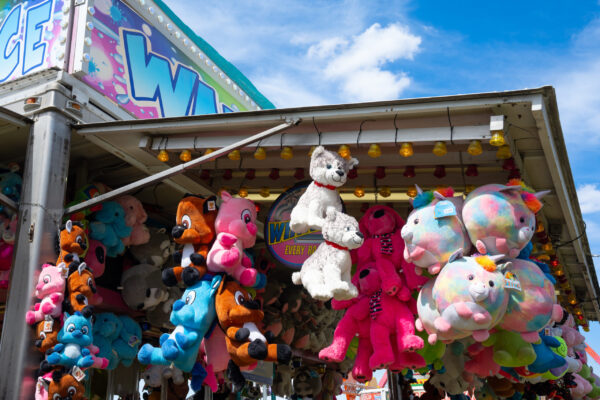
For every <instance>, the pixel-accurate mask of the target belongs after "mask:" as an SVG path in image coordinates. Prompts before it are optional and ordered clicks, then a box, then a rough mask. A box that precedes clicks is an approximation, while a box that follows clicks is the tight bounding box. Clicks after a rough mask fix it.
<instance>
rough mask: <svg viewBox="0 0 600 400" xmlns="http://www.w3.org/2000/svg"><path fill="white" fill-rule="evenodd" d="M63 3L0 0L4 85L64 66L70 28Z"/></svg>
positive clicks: (54, 0) (57, 0) (55, 0)
mask: <svg viewBox="0 0 600 400" xmlns="http://www.w3.org/2000/svg"><path fill="white" fill-rule="evenodd" d="M62 8H63V1H62V0H29V1H25V2H22V1H15V0H0V24H1V25H0V54H2V59H1V60H0V83H2V82H6V81H9V80H12V79H15V78H19V77H21V76H24V75H28V74H32V73H34V72H38V71H42V70H44V69H47V68H50V67H54V66H60V67H62V65H63V63H64V57H65V43H66V39H67V38H66V35H67V28H68V25H65V26H64V27H63V26H61V23H62V20H63V18H68V17H69V14H68V12H67V13H63V11H62Z"/></svg>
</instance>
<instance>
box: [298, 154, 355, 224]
mask: <svg viewBox="0 0 600 400" xmlns="http://www.w3.org/2000/svg"><path fill="white" fill-rule="evenodd" d="M357 165H358V160H357V159H356V158H351V159H350V160H344V159H343V158H342V157H340V155H339V154H337V153H334V152H331V151H328V150H325V148H324V147H323V146H318V147H317V148H315V149H314V150H313V153H312V156H311V159H310V177H311V178H312V179H313V181H312V182H311V184H310V185H308V187H307V188H306V191H305V192H304V194H302V196H301V197H300V199H299V200H298V203H297V204H296V206H295V207H294V209H293V210H292V213H291V216H290V228H291V229H292V231H294V232H296V233H305V232H307V231H308V230H309V229H317V230H318V229H322V227H323V224H324V222H325V219H324V218H325V213H326V211H327V209H328V208H330V207H331V208H334V209H335V210H337V211H342V200H341V199H340V195H339V194H338V192H337V190H336V189H337V188H338V187H340V186H342V185H343V184H344V183H346V179H347V177H348V171H350V170H351V169H352V168H354V167H356V166H357Z"/></svg>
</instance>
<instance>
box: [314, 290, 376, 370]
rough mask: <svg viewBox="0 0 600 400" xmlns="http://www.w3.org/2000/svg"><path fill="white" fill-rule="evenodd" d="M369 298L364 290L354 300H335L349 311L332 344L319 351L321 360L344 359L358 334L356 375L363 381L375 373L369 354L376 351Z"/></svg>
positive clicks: (334, 303)
mask: <svg viewBox="0 0 600 400" xmlns="http://www.w3.org/2000/svg"><path fill="white" fill-rule="evenodd" d="M369 300H370V299H369V296H365V295H361V294H359V295H358V297H357V298H355V299H352V300H341V301H338V300H335V299H333V300H331V307H332V308H333V309H335V310H343V309H346V313H345V314H344V316H343V317H342V319H341V320H340V322H338V325H337V327H336V328H335V332H334V333H333V342H332V343H331V345H329V346H328V347H326V348H324V349H323V350H321V351H320V352H319V358H320V359H321V360H326V361H334V362H341V361H343V360H344V358H345V357H346V352H347V351H348V347H349V346H350V341H351V340H352V339H353V338H354V336H355V335H358V352H357V354H356V358H355V359H354V367H353V369H352V376H353V377H354V379H356V380H357V381H359V382H368V381H370V380H371V379H372V377H373V371H372V369H371V367H370V366H369V358H370V357H371V355H372V354H373V348H372V346H371V338H370V334H371V332H370V326H371V318H370V313H369Z"/></svg>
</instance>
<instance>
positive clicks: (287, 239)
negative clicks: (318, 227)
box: [265, 181, 323, 269]
mask: <svg viewBox="0 0 600 400" xmlns="http://www.w3.org/2000/svg"><path fill="white" fill-rule="evenodd" d="M310 182H311V181H305V182H300V183H298V184H296V185H295V186H294V187H292V188H291V189H288V190H287V191H285V192H283V193H282V194H281V195H280V196H279V197H278V198H277V200H275V202H274V203H273V205H272V206H271V209H270V210H269V215H268V216H267V220H266V221H265V241H266V242H267V248H268V249H269V251H270V252H271V254H272V255H273V257H275V258H276V259H277V260H278V261H279V262H281V263H282V264H284V265H285V266H288V267H291V268H297V269H299V268H301V267H302V264H303V263H304V260H306V259H307V258H308V257H309V256H310V255H311V254H312V253H314V251H315V250H316V249H317V247H318V246H319V244H320V243H321V242H322V241H323V236H321V231H313V230H309V231H308V232H306V233H302V234H297V233H295V232H294V231H292V230H291V229H290V214H291V213H292V209H293V208H294V206H295V205H296V203H298V200H299V199H300V196H302V194H303V193H304V191H305V190H306V188H307V187H308V185H309V184H310Z"/></svg>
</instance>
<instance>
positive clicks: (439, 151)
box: [433, 142, 448, 157]
mask: <svg viewBox="0 0 600 400" xmlns="http://www.w3.org/2000/svg"><path fill="white" fill-rule="evenodd" d="M446 153H448V148H447V147H446V142H435V145H433V154H435V155H436V156H439V157H441V156H444V155H446Z"/></svg>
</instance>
